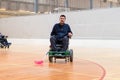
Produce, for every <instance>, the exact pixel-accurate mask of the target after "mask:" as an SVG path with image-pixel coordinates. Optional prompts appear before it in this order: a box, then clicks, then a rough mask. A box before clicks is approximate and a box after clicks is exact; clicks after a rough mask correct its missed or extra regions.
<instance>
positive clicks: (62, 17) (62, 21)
mask: <svg viewBox="0 0 120 80" xmlns="http://www.w3.org/2000/svg"><path fill="white" fill-rule="evenodd" d="M65 20H66V16H65V15H60V24H61V25H62V24H64V23H65Z"/></svg>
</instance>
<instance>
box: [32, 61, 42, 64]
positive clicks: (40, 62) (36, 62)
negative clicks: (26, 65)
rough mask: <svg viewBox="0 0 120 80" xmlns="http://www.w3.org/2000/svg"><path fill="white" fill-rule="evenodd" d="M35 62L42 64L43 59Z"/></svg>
mask: <svg viewBox="0 0 120 80" xmlns="http://www.w3.org/2000/svg"><path fill="white" fill-rule="evenodd" d="M34 63H35V64H42V63H43V60H40V61H34Z"/></svg>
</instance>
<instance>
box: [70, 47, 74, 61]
mask: <svg viewBox="0 0 120 80" xmlns="http://www.w3.org/2000/svg"><path fill="white" fill-rule="evenodd" d="M70 62H73V50H72V49H70Z"/></svg>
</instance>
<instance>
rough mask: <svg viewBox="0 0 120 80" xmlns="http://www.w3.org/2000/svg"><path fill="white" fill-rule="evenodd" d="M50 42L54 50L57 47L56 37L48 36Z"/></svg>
mask: <svg viewBox="0 0 120 80" xmlns="http://www.w3.org/2000/svg"><path fill="white" fill-rule="evenodd" d="M50 43H51V48H52V50H54V51H56V50H57V47H56V38H55V36H51V37H50Z"/></svg>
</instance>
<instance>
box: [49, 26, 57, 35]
mask: <svg viewBox="0 0 120 80" xmlns="http://www.w3.org/2000/svg"><path fill="white" fill-rule="evenodd" d="M55 26H56V25H54V26H53V29H52V32H51V34H50V35H51V36H53V35H56V30H55Z"/></svg>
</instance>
